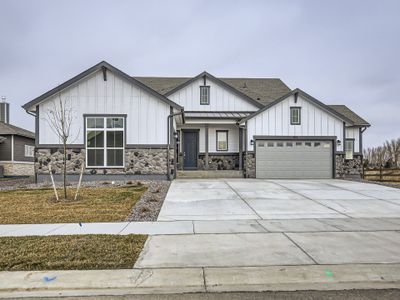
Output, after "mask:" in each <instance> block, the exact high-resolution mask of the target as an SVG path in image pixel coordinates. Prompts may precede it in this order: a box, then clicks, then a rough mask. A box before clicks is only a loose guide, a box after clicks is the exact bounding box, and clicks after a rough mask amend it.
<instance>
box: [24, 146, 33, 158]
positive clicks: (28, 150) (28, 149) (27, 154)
mask: <svg viewBox="0 0 400 300" xmlns="http://www.w3.org/2000/svg"><path fill="white" fill-rule="evenodd" d="M34 152H35V147H34V146H30V145H25V157H33V156H34Z"/></svg>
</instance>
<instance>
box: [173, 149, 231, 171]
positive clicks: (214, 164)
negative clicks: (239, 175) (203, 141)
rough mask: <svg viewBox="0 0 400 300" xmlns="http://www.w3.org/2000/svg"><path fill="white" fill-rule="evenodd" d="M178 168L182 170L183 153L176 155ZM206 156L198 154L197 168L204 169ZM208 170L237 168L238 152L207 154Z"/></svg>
mask: <svg viewBox="0 0 400 300" xmlns="http://www.w3.org/2000/svg"><path fill="white" fill-rule="evenodd" d="M178 162H179V163H178V169H179V170H183V155H182V153H180V154H179V156H178ZM205 164H206V156H205V154H203V153H202V154H199V157H198V160H197V170H206V168H205ZM208 170H213V171H216V170H239V153H232V154H229V153H227V154H217V155H213V154H209V155H208Z"/></svg>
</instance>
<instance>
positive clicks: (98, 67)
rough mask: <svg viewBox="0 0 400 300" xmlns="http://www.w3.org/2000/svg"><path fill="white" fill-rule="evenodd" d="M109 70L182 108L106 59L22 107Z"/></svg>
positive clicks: (34, 103) (177, 107) (32, 104)
mask: <svg viewBox="0 0 400 300" xmlns="http://www.w3.org/2000/svg"><path fill="white" fill-rule="evenodd" d="M102 69H103V70H109V71H111V72H113V73H114V74H116V75H118V76H120V77H122V78H124V79H126V80H127V81H128V82H130V83H132V84H134V85H136V86H138V87H139V88H142V89H143V90H145V91H147V92H148V93H150V94H151V95H153V96H155V97H156V98H158V99H160V100H161V101H164V102H165V103H167V104H168V105H170V106H172V107H174V108H176V109H183V107H181V106H180V105H178V104H176V103H175V102H173V101H171V100H170V99H168V98H167V97H165V96H164V95H161V94H160V93H158V92H157V91H155V90H153V89H152V88H150V87H148V86H147V85H145V84H143V83H142V82H140V81H138V80H136V79H135V78H133V77H130V76H129V75H128V74H126V73H124V72H122V71H121V70H119V69H117V68H116V67H114V66H112V65H110V64H109V63H107V62H106V61H102V62H100V63H98V64H96V65H94V66H93V67H91V68H89V69H87V70H85V71H83V72H82V73H80V74H78V75H77V76H75V77H73V78H71V79H69V80H67V81H65V82H64V83H62V84H60V85H59V86H57V87H55V88H53V89H52V90H50V91H48V92H46V93H44V94H43V95H41V96H39V97H37V98H35V99H33V100H32V101H29V102H28V103H26V104H24V105H23V106H22V107H23V108H24V109H25V110H26V111H29V110H34V109H32V108H33V107H34V106H36V105H37V104H39V103H41V102H42V101H45V100H46V99H48V98H49V97H51V96H53V95H55V94H56V93H58V92H60V91H62V90H64V89H66V88H68V87H70V86H71V85H73V84H74V83H76V82H78V81H80V80H81V79H83V78H85V77H87V76H89V75H90V74H93V73H94V72H96V71H99V70H102Z"/></svg>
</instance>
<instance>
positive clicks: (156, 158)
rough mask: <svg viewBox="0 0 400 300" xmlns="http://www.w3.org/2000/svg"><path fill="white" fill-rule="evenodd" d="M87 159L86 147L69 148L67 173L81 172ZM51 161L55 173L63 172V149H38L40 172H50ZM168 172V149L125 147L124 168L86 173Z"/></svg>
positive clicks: (141, 173)
mask: <svg viewBox="0 0 400 300" xmlns="http://www.w3.org/2000/svg"><path fill="white" fill-rule="evenodd" d="M170 155H171V156H170V158H171V170H173V168H174V164H173V161H174V160H173V155H174V151H173V150H172V149H171V150H170ZM84 161H85V149H67V173H68V174H79V173H80V170H81V165H82V163H83V162H84ZM50 163H51V165H52V169H53V173H54V174H62V167H63V154H62V149H38V150H37V151H36V159H35V166H36V170H37V173H38V174H48V173H49V164H50ZM166 173H167V150H166V149H150V148H149V149H125V167H123V168H87V169H86V170H85V174H93V175H94V174H126V175H165V174H166Z"/></svg>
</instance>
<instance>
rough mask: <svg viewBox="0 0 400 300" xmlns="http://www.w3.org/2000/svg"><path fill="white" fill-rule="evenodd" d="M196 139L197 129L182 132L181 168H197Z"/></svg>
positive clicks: (197, 137)
mask: <svg viewBox="0 0 400 300" xmlns="http://www.w3.org/2000/svg"><path fill="white" fill-rule="evenodd" d="M198 140H199V132H198V131H184V132H183V168H184V169H185V170H196V169H197V155H198V153H197V151H198V149H199V147H198V146H199V145H198Z"/></svg>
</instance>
